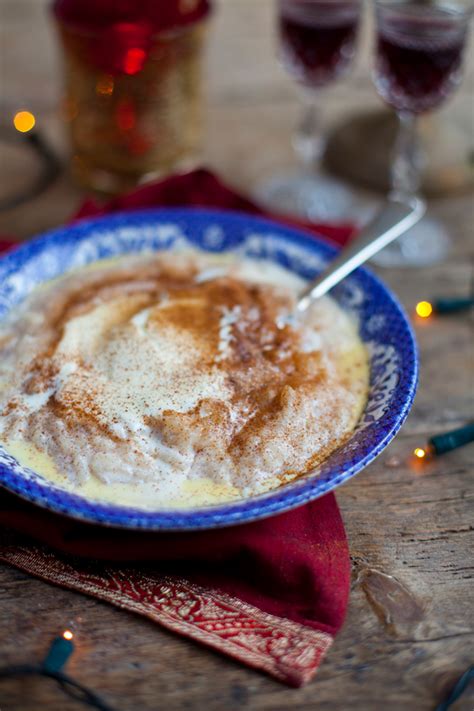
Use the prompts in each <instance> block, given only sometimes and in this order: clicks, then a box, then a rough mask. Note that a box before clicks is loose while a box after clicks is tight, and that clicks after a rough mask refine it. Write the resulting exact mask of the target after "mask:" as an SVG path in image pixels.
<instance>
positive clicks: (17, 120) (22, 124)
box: [13, 111, 36, 133]
mask: <svg viewBox="0 0 474 711" xmlns="http://www.w3.org/2000/svg"><path fill="white" fill-rule="evenodd" d="M35 123H36V119H35V117H34V116H33V114H32V113H31V111H18V112H17V113H16V114H15V115H14V117H13V125H14V126H15V128H16V130H17V131H20V133H28V131H31V129H32V128H34V126H35Z"/></svg>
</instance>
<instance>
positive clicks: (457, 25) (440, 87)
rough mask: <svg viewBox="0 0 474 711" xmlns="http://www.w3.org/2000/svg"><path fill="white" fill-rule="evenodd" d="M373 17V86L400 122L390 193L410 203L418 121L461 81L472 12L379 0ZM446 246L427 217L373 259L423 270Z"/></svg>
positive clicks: (450, 5) (417, 162) (416, 178)
mask: <svg viewBox="0 0 474 711" xmlns="http://www.w3.org/2000/svg"><path fill="white" fill-rule="evenodd" d="M375 13H376V23H377V51H376V60H375V71H374V82H375V86H376V88H377V91H378V93H379V94H380V96H381V97H382V98H383V99H384V100H385V101H386V102H387V104H389V106H391V107H392V108H393V109H395V111H396V113H397V116H398V120H399V130H398V137H397V140H396V144H395V150H394V157H393V161H392V169H391V182H392V189H391V195H392V196H393V197H395V198H396V199H399V200H405V201H410V200H411V199H413V197H414V196H416V193H417V191H418V189H419V186H420V171H421V168H422V160H423V158H422V155H421V151H420V148H419V146H418V142H417V136H416V118H417V116H418V115H419V114H422V113H425V112H427V111H432V110H433V109H435V108H437V107H438V106H439V105H440V104H442V103H443V102H444V101H445V99H446V98H447V97H448V96H449V95H450V94H451V93H452V92H453V91H454V89H455V88H456V87H457V86H458V84H459V83H460V81H461V65H462V56H463V50H464V47H465V44H466V39H467V30H468V22H469V18H470V13H471V10H470V9H469V8H466V6H462V5H460V4H457V3H456V2H451V0H447V1H446V3H444V2H429V3H426V2H419V1H418V2H417V1H416V0H376V2H375ZM448 248H449V239H448V237H447V234H446V232H445V230H444V229H443V227H442V226H441V225H440V224H439V223H438V222H436V221H435V220H433V219H431V218H429V217H428V218H426V217H425V218H423V219H422V220H421V221H420V222H419V223H418V224H417V225H416V226H415V227H413V228H412V229H411V230H409V231H408V232H407V233H406V234H405V235H403V237H401V238H400V239H399V240H398V241H397V242H394V243H393V244H392V245H389V246H388V247H387V248H385V249H384V250H383V251H382V252H380V253H379V254H378V255H377V257H376V258H374V259H373V261H374V262H375V263H377V264H380V265H382V266H424V265H427V264H433V263H435V262H438V261H441V260H442V259H443V258H444V256H445V255H446V252H447V251H448Z"/></svg>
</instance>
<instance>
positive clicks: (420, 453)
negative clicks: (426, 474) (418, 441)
mask: <svg viewBox="0 0 474 711" xmlns="http://www.w3.org/2000/svg"><path fill="white" fill-rule="evenodd" d="M413 454H414V455H415V457H418V459H424V458H425V457H426V450H425V449H423V448H422V447H416V448H415V449H414V450H413Z"/></svg>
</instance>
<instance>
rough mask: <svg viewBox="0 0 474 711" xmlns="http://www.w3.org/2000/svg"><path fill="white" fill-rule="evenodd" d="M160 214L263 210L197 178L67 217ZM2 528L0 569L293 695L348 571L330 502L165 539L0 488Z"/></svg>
mask: <svg viewBox="0 0 474 711" xmlns="http://www.w3.org/2000/svg"><path fill="white" fill-rule="evenodd" d="M159 205H194V206H207V207H210V206H213V207H220V208H224V209H225V208H227V209H237V210H243V211H248V212H252V213H261V211H260V210H259V208H258V206H257V205H255V204H254V203H252V202H251V201H250V200H248V199H247V198H245V197H242V196H241V195H239V194H238V193H235V192H234V191H233V190H232V189H231V188H229V187H228V186H226V185H225V184H223V183H222V182H221V181H220V180H219V179H218V178H217V177H216V176H214V175H213V174H212V173H210V172H209V171H206V170H197V171H193V172H192V173H188V174H185V175H179V176H172V177H171V178H168V179H166V180H164V181H161V182H159V183H154V184H150V185H146V186H144V187H142V188H139V189H138V190H135V191H134V192H133V193H130V194H128V195H126V196H124V197H121V198H116V199H114V200H112V201H110V202H109V203H107V204H106V205H102V206H101V205H98V204H97V203H95V202H93V201H92V200H88V201H87V202H86V203H85V204H84V205H83V206H82V208H81V209H80V210H79V212H78V213H77V215H76V217H75V219H80V218H82V217H86V216H90V215H99V214H106V213H109V212H113V211H115V210H127V209H137V208H143V207H152V206H153V207H155V206H159ZM285 222H287V223H290V224H293V225H294V224H298V223H296V222H295V221H294V220H286V219H285ZM298 226H300V227H303V228H305V229H309V230H315V231H316V232H318V233H319V234H324V235H326V236H327V237H329V238H330V239H332V240H333V241H336V242H339V243H340V244H343V243H344V242H345V241H346V240H347V239H348V238H349V236H350V234H351V228H350V226H343V227H337V228H336V227H333V226H328V225H317V226H314V225H311V226H310V225H307V224H299V225H298ZM2 247H3V248H5V247H8V243H7V242H5V241H3V242H2V243H1V244H0V250H1V248H2ZM0 526H1V527H2V528H0V560H2V561H4V562H5V563H9V564H11V565H13V566H16V567H18V568H21V569H22V570H24V571H26V572H28V573H30V574H32V575H35V576H37V577H40V578H43V579H44V580H46V581H48V582H49V583H53V584H55V585H60V586H63V587H66V588H70V589H73V590H77V591H80V592H83V593H85V594H87V595H92V596H94V597H98V598H100V599H103V600H107V601H108V602H110V603H111V604H113V605H116V606H118V607H122V608H124V609H126V610H129V611H131V612H135V613H138V614H141V615H144V616H146V617H148V618H150V619H152V620H154V621H155V622H157V623H159V624H161V625H162V626H163V627H166V628H168V629H170V630H173V631H175V632H177V633H178V634H181V635H183V636H185V637H189V638H191V639H193V640H195V641H197V642H200V643H201V644H205V645H207V646H209V647H212V648H213V649H215V650H218V651H220V652H222V653H223V654H226V655H228V656H230V657H233V658H235V659H237V660H239V661H240V662H242V663H244V664H247V665H248V666H250V667H254V668H255V669H260V670H262V671H265V672H267V673H268V674H271V675H272V676H274V677H276V678H277V679H279V680H281V681H283V682H285V683H287V684H289V685H292V686H301V685H302V684H304V683H306V682H308V681H309V680H310V679H311V678H312V677H313V675H314V674H315V672H316V670H317V668H318V666H319V664H320V662H321V660H322V658H323V656H324V654H325V653H326V651H327V650H328V648H329V647H330V645H331V643H332V641H333V639H334V636H335V635H336V633H337V632H338V630H339V629H340V627H341V625H342V623H343V621H344V616H345V611H346V606H347V600H348V594H349V582H350V563H349V553H348V547H347V541H346V536H345V532H344V526H343V523H342V520H341V516H340V513H339V509H338V507H337V503H336V500H335V497H334V495H332V494H328V495H326V496H324V497H323V498H321V499H319V500H317V501H315V502H312V503H309V504H307V505H305V506H302V507H300V508H298V509H295V510H293V511H290V512H287V513H284V514H280V515H278V516H275V517H272V518H270V519H265V520H263V521H256V522H253V523H249V524H244V525H240V526H234V527H230V528H225V529H219V530H216V531H212V530H210V531H198V532H190V533H169V534H168V533H147V532H138V531H124V530H119V529H112V528H101V527H99V526H95V525H90V524H87V523H81V522H78V521H73V520H70V519H67V518H65V517H63V516H59V515H57V514H53V513H50V512H48V511H46V510H43V509H40V508H37V507H35V506H33V505H31V504H29V503H27V502H24V501H22V500H21V499H19V498H18V497H15V496H13V495H12V494H9V493H8V492H6V491H1V492H0Z"/></svg>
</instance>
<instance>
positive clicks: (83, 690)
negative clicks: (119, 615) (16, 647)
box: [0, 629, 116, 711]
mask: <svg viewBox="0 0 474 711" xmlns="http://www.w3.org/2000/svg"><path fill="white" fill-rule="evenodd" d="M73 638H74V633H73V632H72V631H71V630H69V629H66V630H64V632H63V633H62V635H61V636H58V637H55V638H54V639H53V641H52V642H51V644H50V646H49V649H48V652H47V654H46V656H45V658H44V659H43V661H42V662H41V663H40V664H12V665H9V666H6V667H0V681H1V680H2V679H13V678H25V677H44V678H46V679H52V680H54V681H55V682H56V683H57V684H58V686H59V688H60V689H61V690H62V691H63V692H64V693H65V694H66V695H67V696H68V697H69V698H71V699H74V700H75V701H77V702H79V703H81V704H83V705H85V706H88V707H89V708H94V709H98V710H99V711H116V709H114V708H113V707H112V706H110V705H109V704H107V703H106V702H105V701H104V700H103V699H102V698H101V697H100V696H98V695H97V694H96V693H95V692H94V691H92V690H91V689H89V688H88V687H87V686H84V685H83V684H80V683H79V682H78V681H76V680H75V679H73V678H72V677H71V676H69V674H66V672H64V671H63V669H64V667H65V666H66V664H67V662H68V660H69V658H70V656H71V655H72V654H73V652H74V649H75V645H74V642H73Z"/></svg>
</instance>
